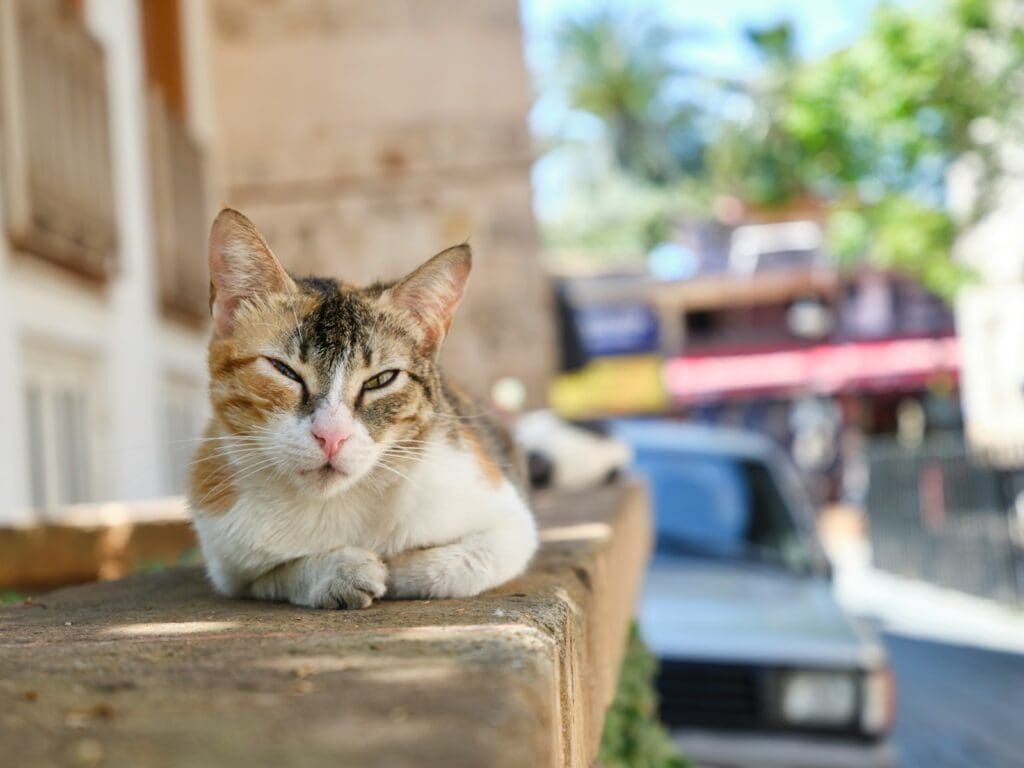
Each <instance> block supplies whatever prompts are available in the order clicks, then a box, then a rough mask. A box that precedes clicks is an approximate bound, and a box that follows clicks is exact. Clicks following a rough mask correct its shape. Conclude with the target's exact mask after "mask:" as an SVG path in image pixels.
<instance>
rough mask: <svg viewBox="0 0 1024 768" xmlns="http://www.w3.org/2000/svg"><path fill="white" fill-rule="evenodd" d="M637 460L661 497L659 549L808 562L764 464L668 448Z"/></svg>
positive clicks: (798, 565) (657, 499)
mask: <svg viewBox="0 0 1024 768" xmlns="http://www.w3.org/2000/svg"><path fill="white" fill-rule="evenodd" d="M637 459H638V464H639V466H640V467H641V468H642V469H643V470H644V471H645V472H646V473H647V474H648V475H649V478H650V483H651V490H652V492H653V496H654V507H655V509H656V514H657V528H658V539H657V552H658V554H660V555H663V556H669V557H671V556H675V555H685V554H690V555H702V556H709V557H718V558H730V559H734V558H743V559H756V560H763V561H767V562H773V563H779V564H785V565H787V566H789V567H792V568H793V569H795V570H803V569H805V568H806V567H807V565H808V563H809V552H808V551H807V548H806V546H805V545H804V544H803V542H802V541H801V538H800V535H799V533H798V531H797V529H796V525H795V524H794V521H793V517H792V512H791V511H790V509H789V507H788V506H787V503H786V501H785V499H784V498H783V496H782V494H781V492H780V490H779V487H778V485H777V484H776V481H775V479H774V477H773V476H772V474H771V472H770V471H769V469H768V467H767V466H766V465H765V464H763V463H762V462H760V461H753V460H746V459H738V458H732V457H728V456H717V455H712V454H708V455H699V454H681V453H675V452H661V451H640V452H639V453H638V456H637Z"/></svg>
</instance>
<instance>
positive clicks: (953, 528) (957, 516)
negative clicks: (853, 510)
mask: <svg viewBox="0 0 1024 768" xmlns="http://www.w3.org/2000/svg"><path fill="white" fill-rule="evenodd" d="M867 459H868V466H869V469H870V485H869V488H868V496H867V505H866V506H867V510H868V515H869V520H870V530H871V544H872V549H873V552H874V560H875V565H876V566H877V567H878V568H881V569H882V570H886V571H890V572H892V573H897V574H900V575H902V576H907V577H910V578H915V579H921V580H924V581H928V582H931V583H933V584H938V585H941V586H945V587H950V588H952V589H957V590H960V591H963V592H969V593H972V594H975V595H980V596H982V597H987V598H992V599H995V600H1000V601H1004V602H1009V603H1014V604H1021V603H1024V553H1022V551H1021V548H1020V545H1019V543H1018V541H1017V537H1016V536H1015V534H1014V519H1015V516H1014V514H1012V506H1013V503H1014V499H1015V496H1016V494H1017V492H1018V491H1019V489H1020V487H1021V485H1020V481H1021V474H1020V473H1012V472H1007V471H1005V470H999V469H995V468H992V467H990V466H986V465H984V464H981V463H979V462H977V461H976V460H975V459H974V458H973V457H972V456H971V455H970V454H969V452H968V451H967V449H966V446H965V445H964V444H963V442H962V441H960V440H956V439H952V438H949V439H931V440H928V441H926V442H925V443H924V444H922V445H921V446H919V447H915V448H912V449H911V448H905V447H903V446H901V445H899V444H898V443H896V442H895V441H876V442H873V443H872V444H871V445H870V446H869V447H868V451H867Z"/></svg>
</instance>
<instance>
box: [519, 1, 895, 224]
mask: <svg viewBox="0 0 1024 768" xmlns="http://www.w3.org/2000/svg"><path fill="white" fill-rule="evenodd" d="M598 3H600V4H602V5H603V6H604V7H610V8H612V9H614V10H623V11H634V10H635V11H639V12H642V13H645V14H650V15H652V16H656V17H657V18H661V19H664V20H665V21H666V22H668V23H669V24H671V25H672V26H673V27H677V28H681V29H691V30H694V31H696V32H699V33H700V39H699V40H697V41H694V42H691V43H689V44H688V48H687V51H686V54H685V58H686V60H687V61H688V62H690V63H692V64H694V65H696V66H698V67H700V68H701V69H702V70H705V71H708V72H712V73H717V74H721V75H730V76H734V77H735V76H742V75H743V74H744V73H745V72H746V71H748V70H749V69H750V68H751V67H752V66H753V65H754V63H755V61H756V60H755V57H754V52H753V51H752V50H751V49H750V48H749V47H748V46H747V45H746V44H745V43H744V41H743V35H742V32H743V29H744V27H747V26H764V25H768V24H772V23H776V22H779V21H783V20H789V21H791V22H793V24H794V26H795V28H796V34H797V47H798V50H799V52H800V54H801V55H802V56H804V57H811V58H814V57H818V56H822V55H825V54H828V53H830V52H832V51H835V50H837V49H839V48H842V47H843V46H845V45H846V44H848V43H849V42H850V41H851V40H852V39H853V38H855V37H856V36H857V34H858V33H860V32H861V31H862V30H863V29H864V28H865V26H866V24H867V20H868V17H869V15H870V13H871V10H872V9H873V8H874V7H875V5H877V0H660V1H659V0H521V14H522V19H523V28H524V33H525V37H526V57H527V61H528V62H529V64H530V67H531V69H532V70H533V71H534V73H539V72H544V71H546V70H548V69H549V68H550V66H551V63H552V61H553V60H554V56H555V51H554V48H553V46H552V44H551V38H552V36H553V33H554V31H555V30H556V29H557V27H558V25H559V22H560V20H561V19H563V18H565V17H567V16H570V17H571V16H574V15H579V14H582V13H585V12H586V11H587V10H588V9H591V8H593V7H595V5H597V4H598ZM567 119H568V120H570V121H573V122H571V131H570V132H572V133H575V134H577V135H579V136H581V137H586V134H587V132H588V130H595V129H596V126H595V124H594V123H592V122H589V121H587V120H586V119H578V118H569V117H568V116H567V112H566V109H565V107H564V105H562V104H560V103H558V102H557V101H555V100H553V99H543V98H542V99H539V100H538V101H537V104H536V106H535V107H534V109H533V112H532V113H531V115H530V123H531V126H532V127H533V129H534V130H535V131H536V132H538V133H545V132H548V131H546V130H545V129H546V128H548V127H552V126H555V125H561V126H562V127H563V129H564V128H565V121H566V120H567ZM566 175H567V174H566V168H565V167H563V166H561V165H560V162H559V160H558V158H557V156H555V157H551V158H548V159H546V160H543V161H541V162H539V163H538V164H537V165H536V167H535V169H534V174H533V183H534V202H535V208H536V209H537V213H538V214H539V215H541V216H544V215H545V214H546V213H547V212H549V211H550V210H552V209H553V208H554V207H555V206H557V205H558V203H559V199H560V196H561V194H562V191H563V189H564V180H565V178H566Z"/></svg>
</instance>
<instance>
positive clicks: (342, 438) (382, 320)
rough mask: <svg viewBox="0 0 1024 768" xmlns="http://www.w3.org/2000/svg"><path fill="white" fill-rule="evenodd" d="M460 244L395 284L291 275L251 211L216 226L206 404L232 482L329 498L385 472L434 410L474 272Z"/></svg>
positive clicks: (412, 448) (389, 477) (228, 213)
mask: <svg viewBox="0 0 1024 768" xmlns="http://www.w3.org/2000/svg"><path fill="white" fill-rule="evenodd" d="M470 261H471V257H470V250H469V246H468V245H458V246H455V247H453V248H449V249H448V250H446V251H443V252H442V253H439V254H438V255H436V256H434V257H433V258H432V259H430V260H429V261H427V262H426V263H424V264H423V265H422V266H420V267H419V268H418V269H417V270H415V271H414V272H412V273H411V274H409V275H407V276H406V277H404V278H402V279H401V280H399V281H397V282H395V283H391V284H376V285H372V286H368V287H357V286H354V285H350V284H348V283H345V282H343V281H341V280H337V279H334V278H323V277H316V278H301V279H297V278H293V277H291V276H290V275H289V274H288V273H287V272H286V271H285V270H284V268H283V267H282V266H281V264H280V262H279V261H278V260H277V258H276V257H275V256H274V254H273V253H272V252H271V250H270V248H269V247H268V246H267V243H266V242H265V241H264V239H263V238H262V237H261V236H260V234H259V232H258V231H257V230H256V228H255V226H253V224H252V222H250V221H249V220H248V219H247V218H246V217H245V216H243V215H242V214H240V213H238V212H237V211H233V210H230V209H225V210H223V211H221V213H220V215H218V216H217V219H216V221H214V223H213V230H212V232H211V235H210V278H211V285H210V306H211V310H212V313H213V325H214V329H213V337H212V339H211V341H210V357H209V364H210V402H211V405H212V408H213V413H214V417H215V419H216V421H217V422H218V423H219V429H218V430H217V431H218V432H219V433H221V434H220V435H219V436H218V438H215V439H222V440H223V443H224V445H223V447H218V448H217V449H215V451H216V452H217V455H220V456H222V457H225V458H226V459H228V460H229V461H230V463H231V465H232V468H233V473H234V474H235V476H236V478H237V479H238V480H239V481H240V480H242V479H244V478H245V477H246V476H247V473H251V476H252V477H255V478H260V477H262V478H268V479H272V481H273V482H279V483H284V484H287V486H289V487H290V488H292V489H294V490H295V491H296V492H298V493H308V494H310V495H314V496H318V497H321V498H323V497H328V496H331V495H333V494H335V493H338V492H339V491H341V490H343V489H345V488H346V487H349V486H351V485H352V484H353V483H355V482H356V481H358V480H360V479H361V478H365V481H366V482H367V483H369V484H375V483H376V484H381V483H386V482H390V481H393V480H394V479H395V477H398V476H399V474H400V472H401V470H400V469H398V468H397V467H398V466H401V465H402V464H404V462H403V461H402V459H403V458H409V457H410V456H413V455H415V454H416V453H417V451H419V450H421V448H420V447H419V446H420V444H419V443H417V441H418V440H420V439H421V438H422V437H423V435H424V434H425V432H426V431H427V430H428V429H429V427H430V426H431V425H432V424H433V423H434V422H435V420H436V419H437V418H438V416H437V405H438V402H439V398H440V397H441V392H440V387H441V382H440V375H439V372H438V367H437V356H438V352H439V348H440V345H441V342H442V341H443V340H444V337H445V335H446V333H447V331H448V327H449V324H450V323H451V320H452V315H453V313H454V312H455V308H456V307H457V306H458V304H459V300H460V299H461V297H462V292H463V289H464V287H465V284H466V278H467V277H468V275H469V270H470Z"/></svg>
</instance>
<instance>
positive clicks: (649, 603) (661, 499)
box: [610, 421, 894, 768]
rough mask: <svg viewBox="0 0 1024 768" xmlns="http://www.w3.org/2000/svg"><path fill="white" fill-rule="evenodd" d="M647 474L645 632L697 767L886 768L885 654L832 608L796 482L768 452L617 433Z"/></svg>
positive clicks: (644, 431)
mask: <svg viewBox="0 0 1024 768" xmlns="http://www.w3.org/2000/svg"><path fill="white" fill-rule="evenodd" d="M610 431H611V433H612V435H614V436H616V437H618V438H620V439H621V440H623V441H624V442H626V443H628V444H629V445H630V446H631V447H632V449H633V452H634V454H635V458H634V465H635V468H636V469H637V470H638V471H639V472H641V473H642V474H644V475H646V477H647V479H648V482H649V486H650V492H651V495H652V502H653V506H654V512H655V516H656V525H657V544H656V553H655V557H654V559H653V562H652V565H651V568H650V571H649V573H648V577H647V581H646V585H645V589H644V593H643V597H642V601H641V611H640V628H641V633H642V635H643V637H644V639H645V640H646V642H647V643H648V645H649V646H650V647H651V649H652V650H653V652H654V653H655V654H656V655H657V656H658V657H659V659H660V660H661V670H660V673H659V681H658V688H659V693H660V698H661V715H662V719H663V720H664V721H665V723H666V724H667V725H668V726H669V727H670V728H671V729H672V731H673V733H674V734H675V736H676V738H677V741H678V742H679V744H680V746H681V748H682V749H683V751H684V752H685V753H686V754H687V755H689V756H690V757H691V758H693V759H694V760H695V761H696V762H697V764H698V765H701V766H729V767H730V768H740V767H746V766H750V768H754V767H755V766H756V767H757V768H771V767H774V766H778V768H803V767H804V766H807V767H808V768H810V767H811V766H813V767H814V768H831V767H833V766H834V767H836V768H858V767H860V766H864V767H865V768H867V767H870V768H887V767H888V766H891V765H893V764H894V753H893V750H892V749H891V747H890V745H889V743H888V741H887V739H886V735H887V733H888V730H889V728H890V725H891V723H892V719H893V711H892V710H893V690H892V680H891V676H890V673H889V669H888V665H887V662H886V657H885V652H884V650H883V648H882V646H881V644H880V643H879V641H878V639H877V638H876V637H875V636H874V634H873V632H871V631H870V630H869V629H868V628H867V627H865V626H861V625H859V624H858V623H857V622H856V621H855V620H854V619H852V618H851V617H850V616H848V615H846V614H845V613H844V612H843V610H842V608H840V606H839V604H838V603H837V602H836V600H835V599H834V598H833V596H832V590H831V582H830V568H829V565H828V561H827V559H826V557H825V554H824V552H823V550H822V548H821V546H820V544H819V542H818V540H817V537H816V535H815V531H814V521H813V511H812V510H811V508H810V505H809V504H808V502H807V501H806V497H805V494H804V493H803V490H802V487H801V485H800V482H799V480H798V478H797V475H796V471H795V470H794V469H793V467H792V465H791V464H790V463H789V461H788V459H787V458H786V456H785V455H784V454H783V453H782V451H780V450H779V449H777V448H776V447H775V446H774V445H773V444H772V443H771V442H770V441H769V440H767V439H766V438H763V437H761V436H759V435H756V434H753V433H747V432H740V431H733V430H724V429H713V428H705V427H697V426H692V425H687V424H682V423H675V422H667V421H651V422H641V421H632V422H615V423H613V424H612V425H611V427H610Z"/></svg>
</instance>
